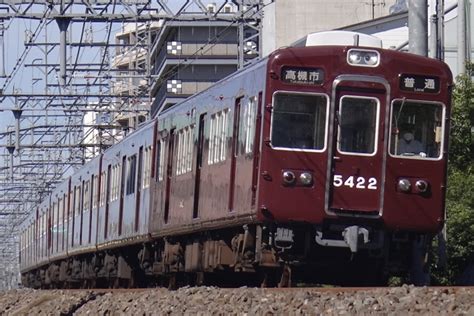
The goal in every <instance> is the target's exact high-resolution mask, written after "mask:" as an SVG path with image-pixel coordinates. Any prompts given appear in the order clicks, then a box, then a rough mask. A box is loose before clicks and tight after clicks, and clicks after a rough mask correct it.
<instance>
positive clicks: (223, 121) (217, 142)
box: [207, 109, 229, 165]
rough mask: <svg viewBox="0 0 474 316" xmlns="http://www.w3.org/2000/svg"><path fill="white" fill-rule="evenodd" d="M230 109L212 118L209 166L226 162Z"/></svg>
mask: <svg viewBox="0 0 474 316" xmlns="http://www.w3.org/2000/svg"><path fill="white" fill-rule="evenodd" d="M228 113H229V109H225V110H223V111H220V112H218V113H216V114H214V115H212V116H211V120H210V131H209V155H208V159H207V162H208V164H209V165H212V164H215V163H218V162H221V161H224V160H225V159H226V157H227V136H228V118H229V115H228Z"/></svg>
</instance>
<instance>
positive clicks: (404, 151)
mask: <svg viewBox="0 0 474 316" xmlns="http://www.w3.org/2000/svg"><path fill="white" fill-rule="evenodd" d="M398 154H399V155H402V156H415V155H420V156H421V157H426V153H425V150H424V148H423V144H422V143H421V142H420V141H418V140H416V139H415V135H414V133H413V130H407V131H405V132H403V133H402V137H401V138H400V139H399V141H398Z"/></svg>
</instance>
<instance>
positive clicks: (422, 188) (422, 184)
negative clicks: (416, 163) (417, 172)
mask: <svg viewBox="0 0 474 316" xmlns="http://www.w3.org/2000/svg"><path fill="white" fill-rule="evenodd" d="M415 186H416V189H417V190H418V192H420V193H425V192H426V191H428V182H426V181H425V180H418V181H416V182H415Z"/></svg>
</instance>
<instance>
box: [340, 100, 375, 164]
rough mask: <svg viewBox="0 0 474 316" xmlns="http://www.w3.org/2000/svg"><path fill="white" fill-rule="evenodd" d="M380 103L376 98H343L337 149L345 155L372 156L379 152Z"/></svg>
mask: <svg viewBox="0 0 474 316" xmlns="http://www.w3.org/2000/svg"><path fill="white" fill-rule="evenodd" d="M378 109H379V101H378V99H376V98H366V97H365V98H363V97H352V96H351V97H349V96H344V97H342V98H341V101H340V106H339V113H338V114H336V115H337V117H336V122H337V123H338V126H339V128H338V131H339V132H338V137H337V149H338V150H339V151H340V152H343V153H350V154H365V155H372V154H375V152H376V151H377V144H376V140H377V133H378V128H377V122H378Z"/></svg>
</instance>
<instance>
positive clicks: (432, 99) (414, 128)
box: [20, 32, 452, 287]
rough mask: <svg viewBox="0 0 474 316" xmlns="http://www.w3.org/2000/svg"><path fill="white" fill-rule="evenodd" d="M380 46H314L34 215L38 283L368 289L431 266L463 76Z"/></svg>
mask: <svg viewBox="0 0 474 316" xmlns="http://www.w3.org/2000/svg"><path fill="white" fill-rule="evenodd" d="M321 43H323V44H321ZM380 46H381V45H380V41H378V40H377V39H375V38H373V37H371V36H367V35H363V34H356V33H349V32H326V33H319V34H312V35H309V36H308V37H307V38H306V39H305V41H302V42H300V43H299V44H296V45H294V46H292V47H287V48H282V49H279V50H277V51H275V52H274V53H272V54H271V55H270V56H269V57H267V58H265V59H263V60H261V61H259V62H256V63H254V64H253V65H251V66H249V67H247V68H245V69H243V70H242V71H239V72H236V73H235V74H233V75H231V76H229V77H227V78H225V79H223V80H221V81H220V82H218V83H217V84H215V85H213V86H212V87H210V88H209V89H207V90H205V91H204V92H202V93H199V94H197V95H195V96H193V97H191V98H189V99H187V100H186V101H184V102H182V103H180V104H177V105H175V106H173V107H172V108H170V109H167V110H165V111H163V112H161V113H160V114H159V115H158V116H157V118H156V119H154V120H151V121H150V122H148V123H146V124H145V125H144V126H143V127H142V128H140V129H139V130H138V131H136V132H134V133H133V134H131V135H129V136H128V137H127V138H125V139H124V140H123V141H121V142H120V143H118V144H117V145H115V146H113V147H112V148H110V149H108V150H107V151H106V152H105V153H103V154H102V155H100V156H98V157H96V158H95V159H94V160H92V161H91V162H89V163H87V164H86V165H84V166H83V168H81V170H79V171H78V172H76V173H75V174H74V175H73V176H71V177H70V178H68V179H67V180H66V181H64V182H63V183H62V184H61V185H60V186H58V188H56V189H55V190H54V192H53V193H52V194H51V195H50V196H49V198H48V199H46V200H45V201H44V202H43V203H42V204H41V205H40V206H39V207H38V209H37V210H36V212H34V213H33V214H31V216H30V217H29V218H28V220H27V221H26V222H25V223H24V225H23V228H22V233H21V237H20V238H21V239H20V240H21V242H20V244H21V247H20V248H21V249H20V266H21V274H22V282H23V284H24V285H26V286H32V287H65V286H71V287H77V286H133V285H144V283H146V282H148V283H150V280H153V281H157V282H163V283H165V282H169V284H171V285H173V284H174V283H175V282H177V281H182V280H188V281H189V282H192V283H197V284H202V283H203V282H204V283H206V282H211V280H213V281H214V282H215V281H216V280H221V281H222V282H224V280H226V281H228V282H232V281H236V280H240V281H243V282H247V283H249V284H253V283H255V282H259V283H260V282H262V283H264V284H265V283H266V284H267V285H271V284H272V282H273V283H274V284H275V283H276V282H278V281H279V282H280V283H279V284H280V286H284V285H289V284H290V282H291V280H292V279H293V281H295V280H302V281H304V282H331V283H351V282H352V284H361V283H364V284H366V283H371V282H374V283H375V282H382V281H383V280H384V279H385V278H386V276H388V275H393V274H398V275H402V274H405V273H406V272H407V271H409V270H410V269H413V268H414V267H415V268H416V266H417V265H422V263H420V262H418V261H419V260H417V258H423V256H422V255H421V256H419V255H416V251H415V250H416V249H418V250H420V249H421V252H423V251H424V250H426V248H427V246H428V245H429V243H430V241H431V238H432V236H434V235H435V234H436V233H437V232H439V231H440V229H441V228H442V226H443V223H444V216H445V215H444V197H445V190H446V187H445V185H446V163H447V147H448V141H447V136H448V125H449V121H448V118H449V113H450V103H451V87H452V75H451V73H450V70H449V68H448V67H447V65H446V64H444V63H443V62H440V61H438V60H434V59H429V58H425V57H420V56H416V55H412V54H407V53H402V52H398V51H393V50H386V49H381V48H380ZM417 256H418V257H417Z"/></svg>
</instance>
